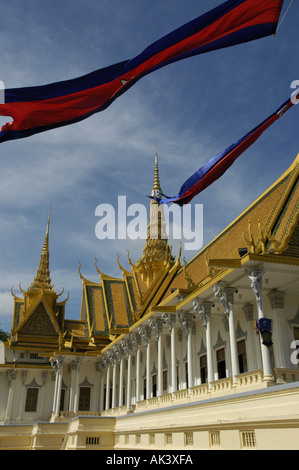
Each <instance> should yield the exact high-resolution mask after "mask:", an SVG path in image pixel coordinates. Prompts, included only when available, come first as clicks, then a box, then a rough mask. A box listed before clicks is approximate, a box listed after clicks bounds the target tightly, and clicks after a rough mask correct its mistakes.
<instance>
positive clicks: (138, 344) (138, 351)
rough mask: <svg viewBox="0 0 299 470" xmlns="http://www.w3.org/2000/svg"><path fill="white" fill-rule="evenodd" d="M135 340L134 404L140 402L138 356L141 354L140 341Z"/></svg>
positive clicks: (138, 339)
mask: <svg viewBox="0 0 299 470" xmlns="http://www.w3.org/2000/svg"><path fill="white" fill-rule="evenodd" d="M136 340H137V351H136V403H138V402H139V401H140V396H141V394H140V390H141V389H140V385H141V384H140V365H141V362H140V361H141V358H140V354H141V351H140V346H141V341H140V337H139V336H137V338H136Z"/></svg>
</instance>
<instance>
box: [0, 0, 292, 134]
mask: <svg viewBox="0 0 299 470" xmlns="http://www.w3.org/2000/svg"><path fill="white" fill-rule="evenodd" d="M282 5H283V0H262V1H261V0H228V1H226V2H224V3H223V4H221V5H219V6H218V7H216V8H214V9H212V10H210V11H209V12H207V13H205V14H204V15H202V16H199V17H198V18H196V19H194V20H193V21H190V22H189V23H187V24H185V25H183V26H181V27H180V28H178V29H176V30H175V31H173V32H171V33H169V34H168V35H166V36H164V37H163V38H161V39H159V40H158V41H156V42H154V43H153V44H151V45H150V46H149V47H147V48H146V49H145V50H144V51H143V52H141V54H139V55H138V56H136V57H135V58H133V59H131V60H125V61H122V62H119V63H117V64H114V65H111V66H110V67H106V68H104V69H100V70H96V71H94V72H92V73H89V74H88V75H85V76H82V77H79V78H75V79H72V80H66V81H61V82H56V83H51V84H48V85H42V86H34V87H26V88H15V89H6V90H5V93H4V95H5V102H4V103H2V104H0V115H2V116H10V117H12V118H13V121H11V122H8V123H7V124H5V125H4V126H3V127H2V129H1V132H0V142H4V141H7V140H12V139H19V138H23V137H28V136H30V135H33V134H36V133H38V132H43V131H46V130H49V129H54V128H57V127H61V126H65V125H68V124H72V123H75V122H78V121H81V120H83V119H86V118H87V117H89V116H91V115H93V114H94V113H98V112H100V111H103V110H104V109H106V108H107V107H108V106H110V104H111V103H112V102H113V101H114V100H116V99H117V98H118V97H119V96H121V95H122V94H123V93H124V92H126V91H127V90H128V89H129V88H130V87H131V86H132V85H134V84H135V83H136V82H137V81H138V80H140V79H141V78H142V77H144V76H145V75H147V74H149V73H151V72H153V71H154V70H157V69H159V68H161V67H164V66H166V65H168V64H171V63H173V62H175V61H178V60H182V59H185V58H187V57H191V56H194V55H197V54H203V53H205V52H210V51H214V50H216V49H221V48H224V47H229V46H234V45H237V44H241V43H245V42H248V41H252V40H254V39H259V38H262V37H265V36H268V35H271V34H275V32H276V29H277V23H278V20H279V16H280V12H281V8H282Z"/></svg>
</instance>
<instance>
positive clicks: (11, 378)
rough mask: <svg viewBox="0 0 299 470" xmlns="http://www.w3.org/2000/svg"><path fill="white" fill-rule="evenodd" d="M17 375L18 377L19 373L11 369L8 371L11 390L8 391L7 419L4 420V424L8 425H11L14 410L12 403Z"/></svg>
mask: <svg viewBox="0 0 299 470" xmlns="http://www.w3.org/2000/svg"><path fill="white" fill-rule="evenodd" d="M17 375H18V371H16V370H14V369H10V370H8V371H7V379H8V385H9V389H8V398H7V405H6V413H5V419H4V422H7V423H9V422H10V419H11V409H12V401H13V395H14V384H15V380H16V378H17Z"/></svg>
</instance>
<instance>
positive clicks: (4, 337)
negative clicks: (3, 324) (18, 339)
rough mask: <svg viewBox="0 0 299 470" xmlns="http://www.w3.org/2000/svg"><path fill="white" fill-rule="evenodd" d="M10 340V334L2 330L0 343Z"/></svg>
mask: <svg viewBox="0 0 299 470" xmlns="http://www.w3.org/2000/svg"><path fill="white" fill-rule="evenodd" d="M8 339H9V334H8V333H6V332H5V331H3V330H1V328H0V341H3V342H4V341H7V340H8Z"/></svg>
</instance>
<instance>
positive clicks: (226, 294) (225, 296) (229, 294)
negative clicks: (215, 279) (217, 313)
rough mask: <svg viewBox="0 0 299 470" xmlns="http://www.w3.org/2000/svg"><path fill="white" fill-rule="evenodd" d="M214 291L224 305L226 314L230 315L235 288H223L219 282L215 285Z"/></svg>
mask: <svg viewBox="0 0 299 470" xmlns="http://www.w3.org/2000/svg"><path fill="white" fill-rule="evenodd" d="M213 291H214V295H215V297H216V299H217V300H218V301H219V302H220V303H221V305H222V306H223V307H224V314H225V315H226V316H228V315H229V314H230V311H231V309H232V306H233V298H234V294H233V291H234V288H233V287H224V288H222V287H221V285H220V284H219V283H217V284H214V285H213Z"/></svg>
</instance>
